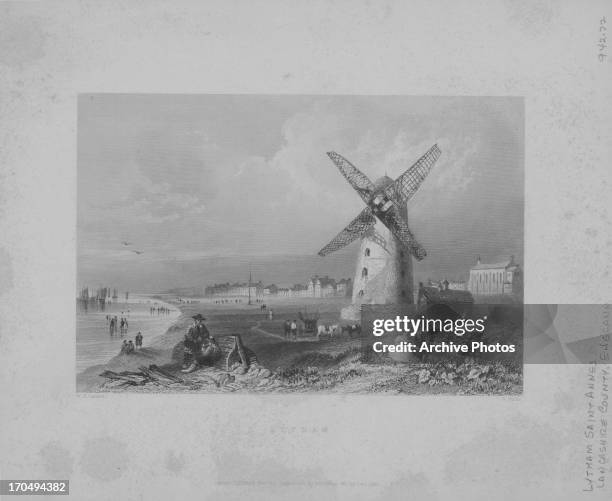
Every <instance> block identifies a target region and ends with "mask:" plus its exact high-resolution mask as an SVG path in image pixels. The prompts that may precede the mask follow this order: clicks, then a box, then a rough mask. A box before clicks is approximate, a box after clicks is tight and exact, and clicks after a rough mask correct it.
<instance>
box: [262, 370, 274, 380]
mask: <svg viewBox="0 0 612 501" xmlns="http://www.w3.org/2000/svg"><path fill="white" fill-rule="evenodd" d="M271 375H272V371H271V370H270V369H261V370H260V371H259V377H261V378H268V377H270V376H271Z"/></svg>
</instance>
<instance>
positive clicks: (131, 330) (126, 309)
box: [76, 295, 180, 372]
mask: <svg viewBox="0 0 612 501" xmlns="http://www.w3.org/2000/svg"><path fill="white" fill-rule="evenodd" d="M157 307H165V308H167V309H169V310H170V311H169V313H168V314H163V313H160V314H158V313H157V310H156V311H155V313H153V314H151V311H150V309H151V308H157ZM107 315H108V316H109V317H110V316H117V318H118V319H119V322H120V321H121V317H124V318H127V320H128V332H127V334H124V335H123V336H122V335H121V334H120V329H119V327H118V328H117V331H118V333H117V334H115V335H113V336H111V335H110V333H109V330H110V329H109V323H108V321H107V319H106V316H107ZM179 315H180V311H179V309H178V308H177V307H175V306H173V305H171V304H168V303H164V302H162V301H159V300H156V299H153V298H150V297H147V296H137V295H134V297H130V301H129V302H128V303H126V302H119V303H111V304H107V305H105V307H104V310H103V311H102V310H99V309H93V308H91V307H90V308H88V310H87V311H86V312H85V311H82V309H80V310H79V311H78V312H77V322H76V329H77V332H76V370H77V372H82V371H84V370H85V369H87V368H88V367H91V366H93V365H99V364H104V363H106V362H108V361H109V360H110V359H111V358H113V357H114V356H115V355H118V354H119V352H120V351H121V345H122V344H123V340H124V339H126V340H130V339H131V340H132V341H134V337H135V336H136V334H137V333H138V331H140V332H141V333H142V335H143V341H142V345H143V347H146V346H149V345H151V343H153V341H154V340H155V339H156V338H158V337H159V336H161V335H162V334H164V333H165V332H166V331H167V330H168V328H169V327H170V326H171V325H172V323H173V322H174V321H175V320H176V319H177V318H178V316H179Z"/></svg>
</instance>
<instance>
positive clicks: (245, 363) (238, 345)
mask: <svg viewBox="0 0 612 501" xmlns="http://www.w3.org/2000/svg"><path fill="white" fill-rule="evenodd" d="M234 340H235V342H236V349H237V350H238V355H239V356H240V362H241V363H242V366H243V367H244V368H245V369H248V368H249V359H248V358H247V356H246V353H245V351H244V345H243V344H242V338H241V337H240V334H237V335H236V336H234Z"/></svg>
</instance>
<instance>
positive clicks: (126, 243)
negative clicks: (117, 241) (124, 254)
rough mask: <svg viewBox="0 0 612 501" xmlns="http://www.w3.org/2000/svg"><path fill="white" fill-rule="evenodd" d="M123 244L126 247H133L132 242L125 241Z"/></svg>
mask: <svg viewBox="0 0 612 501" xmlns="http://www.w3.org/2000/svg"><path fill="white" fill-rule="evenodd" d="M121 243H122V244H123V245H126V246H127V245H132V242H126V241H123V242H121Z"/></svg>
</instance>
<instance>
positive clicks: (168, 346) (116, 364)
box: [76, 304, 193, 392]
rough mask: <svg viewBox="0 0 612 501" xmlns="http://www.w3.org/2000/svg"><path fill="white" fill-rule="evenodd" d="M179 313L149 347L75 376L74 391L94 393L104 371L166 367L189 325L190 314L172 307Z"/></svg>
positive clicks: (183, 308) (90, 368)
mask: <svg viewBox="0 0 612 501" xmlns="http://www.w3.org/2000/svg"><path fill="white" fill-rule="evenodd" d="M174 306H175V307H176V308H178V309H179V310H180V311H181V313H180V314H179V316H178V318H177V319H176V320H175V321H174V322H173V323H172V325H171V326H170V328H168V329H167V330H166V332H165V333H164V334H162V335H161V336H158V337H156V338H155V339H153V341H152V342H151V344H150V345H148V346H145V347H143V348H141V349H140V350H137V351H135V352H134V353H132V354H130V355H124V354H118V355H115V356H114V357H113V358H111V359H110V360H109V361H108V362H106V363H104V364H99V365H93V366H91V367H89V368H87V369H85V370H84V371H82V372H80V373H78V374H77V376H76V389H77V391H79V392H90V391H96V390H97V389H98V388H99V387H100V385H101V384H102V383H103V382H104V378H102V377H100V374H101V373H102V372H103V371H105V370H110V371H115V372H121V371H129V370H137V369H138V367H141V366H143V365H146V366H148V365H150V364H156V365H160V366H162V365H168V364H171V363H172V348H173V347H174V346H175V345H176V344H177V343H178V342H179V341H181V340H182V339H183V336H184V334H185V332H186V329H187V328H188V326H189V325H190V324H191V322H192V320H191V314H185V311H184V310H185V309H190V308H186V307H182V306H181V305H176V304H175V305H174ZM189 306H192V307H193V305H189Z"/></svg>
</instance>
